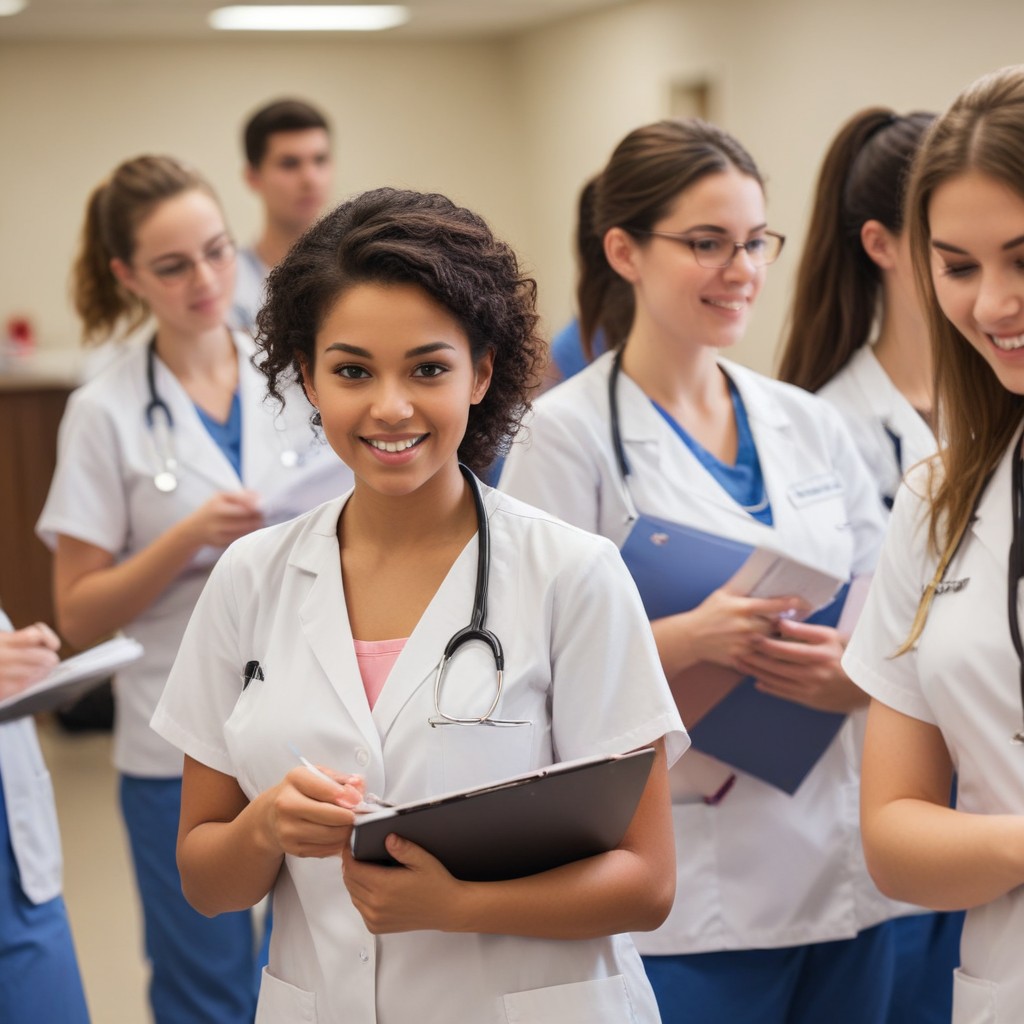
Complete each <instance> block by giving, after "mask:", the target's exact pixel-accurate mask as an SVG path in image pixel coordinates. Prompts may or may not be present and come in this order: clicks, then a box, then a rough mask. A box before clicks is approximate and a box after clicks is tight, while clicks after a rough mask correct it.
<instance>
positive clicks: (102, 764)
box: [39, 722, 151, 1024]
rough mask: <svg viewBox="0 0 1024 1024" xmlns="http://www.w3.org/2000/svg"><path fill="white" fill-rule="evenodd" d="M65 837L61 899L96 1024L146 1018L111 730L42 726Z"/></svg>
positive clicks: (132, 1023) (139, 1022) (140, 1022)
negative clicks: (70, 730)
mask: <svg viewBox="0 0 1024 1024" xmlns="http://www.w3.org/2000/svg"><path fill="white" fill-rule="evenodd" d="M39 739H40V743H41V744H42V747H43V752H44V753H45V755H46V760H47V762H48V764H49V766H50V773H51V775H52V776H53V784H54V789H55V791H56V794H57V811H58V814H59V816H60V826H61V833H62V836H63V841H64V898H65V901H66V902H67V905H68V913H69V915H70V917H71V927H72V930H73V931H74V936H75V945H76V948H77V950H78V962H79V965H80V967H81V969H82V977H83V980H84V982H85V991H86V996H87V998H88V1001H89V1009H90V1012H91V1015H92V1020H93V1024H147V1022H149V1021H150V1020H151V1017H150V1014H149V1009H148V1006H147V1002H146V982H147V969H146V966H145V962H144V960H143V956H142V932H141V922H140V913H139V910H138V906H137V903H136V898H135V883H134V880H133V878H132V874H131V864H130V862H129V854H128V847H127V839H126V838H125V834H124V829H123V827H122V824H121V816H120V811H119V810H118V806H117V778H116V774H115V772H114V769H113V767H112V766H111V764H110V736H109V734H106V733H84V734H69V733H66V732H64V731H63V730H62V729H60V728H59V727H57V726H56V725H55V724H53V723H43V722H41V723H40V725H39Z"/></svg>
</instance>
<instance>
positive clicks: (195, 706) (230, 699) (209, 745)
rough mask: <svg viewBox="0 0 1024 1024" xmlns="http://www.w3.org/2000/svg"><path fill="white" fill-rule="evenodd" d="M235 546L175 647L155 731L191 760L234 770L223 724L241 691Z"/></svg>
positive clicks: (222, 561)
mask: <svg viewBox="0 0 1024 1024" xmlns="http://www.w3.org/2000/svg"><path fill="white" fill-rule="evenodd" d="M235 550H236V548H235V547H230V548H228V550H227V552H226V553H225V554H224V555H223V557H222V558H221V559H220V560H219V561H218V562H217V564H216V565H215V566H214V568H213V572H212V573H211V574H210V578H209V580H208V581H207V583H206V586H205V587H204V588H203V592H202V594H200V596H199V600H198V601H197V602H196V607H195V610H194V611H193V613H192V618H191V619H190V620H189V624H188V628H187V629H186V630H185V635H184V637H183V638H182V641H181V646H180V647H179V648H178V654H177V657H176V658H175V659H174V665H173V667H172V668H171V674H170V676H168V679H167V685H166V686H165V687H164V691H163V695H162V696H161V698H160V703H159V704H158V705H157V708H156V711H155V712H154V714H153V719H152V722H151V723H150V725H151V727H152V728H153V730H154V731H155V732H156V733H158V734H159V735H160V736H162V737H163V738H164V739H165V740H167V741H168V742H169V743H172V744H173V745H174V746H176V747H177V748H178V749H179V750H181V751H182V752H183V753H185V754H187V755H188V756H189V757H191V758H192V759H193V760H196V761H199V762H201V763H202V764H205V765H207V766H209V767H210V768H213V769H215V770H216V771H219V772H223V773H224V774H225V775H232V776H233V775H234V774H235V769H234V767H233V765H232V761H231V757H230V756H229V754H228V748H227V744H226V742H225V738H224V724H225V723H226V722H227V720H228V718H229V717H230V716H231V712H232V710H233V709H234V706H235V702H236V701H237V700H238V697H239V696H240V695H241V693H242V669H243V663H242V661H240V660H239V657H240V656H239V650H240V644H239V637H238V605H237V602H236V600H235V592H234V580H233V576H232V561H233V559H232V555H233V553H234V551H235Z"/></svg>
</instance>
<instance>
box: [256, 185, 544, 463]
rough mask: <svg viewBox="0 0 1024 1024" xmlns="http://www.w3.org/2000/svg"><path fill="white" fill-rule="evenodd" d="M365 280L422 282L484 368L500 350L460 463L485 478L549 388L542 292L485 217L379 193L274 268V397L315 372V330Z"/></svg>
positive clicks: (441, 202) (407, 194) (268, 367)
mask: <svg viewBox="0 0 1024 1024" xmlns="http://www.w3.org/2000/svg"><path fill="white" fill-rule="evenodd" d="M357 284H381V285H393V284H412V285H416V286H418V287H419V288H422V289H423V291H424V292H426V293H427V294H428V295H429V296H430V297H431V298H432V299H434V301H435V302H438V303H440V304H441V305H442V306H443V307H444V308H445V309H446V310H448V312H449V313H450V314H451V315H452V316H453V317H454V318H455V319H456V320H457V321H458V322H459V324H460V326H461V327H462V329H463V330H464V331H465V332H466V336H467V337H468V339H469V345H470V352H471V354H472V358H473V361H474V363H476V361H477V360H479V359H480V358H481V357H482V356H484V355H485V353H486V352H487V351H488V350H492V351H493V352H494V370H493V373H492V376H491V384H490V387H489V388H488V390H487V394H486V395H485V396H484V399H483V401H482V402H480V404H479V405H474V406H472V407H471V409H470V412H469V423H468V425H467V427H466V435H465V437H464V438H463V439H462V444H461V445H460V446H459V459H460V460H461V461H462V462H464V463H465V464H466V465H467V466H469V467H470V468H471V469H473V470H475V471H477V472H481V471H483V470H484V469H486V468H487V467H488V466H489V465H491V463H492V462H493V461H494V460H495V458H496V457H497V456H498V455H500V454H504V453H505V452H507V451H508V446H509V444H511V442H512V439H513V437H514V436H515V434H516V432H517V431H518V429H519V422H520V420H521V419H522V416H523V414H524V413H525V412H526V411H527V410H528V409H529V407H530V402H529V395H530V392H531V391H532V390H533V389H534V388H535V387H536V385H537V384H538V382H539V376H540V374H539V371H540V368H541V366H542V365H543V362H544V358H545V345H544V341H543V339H542V338H541V337H540V335H539V334H538V333H537V324H538V320H539V318H538V315H537V311H536V299H537V285H536V282H535V281H534V280H533V279H532V278H529V277H526V276H525V275H524V274H523V273H522V271H521V270H520V267H519V261H518V260H517V259H516V255H515V253H514V252H513V251H512V249H511V248H510V247H509V246H508V245H506V244H505V243H504V242H502V241H499V240H498V239H497V238H495V237H494V235H493V233H492V232H491V229H490V228H489V227H488V226H487V224H486V222H485V221H484V220H483V219H482V218H481V217H479V216H477V215H476V214H475V213H472V212H471V211H469V210H466V209H463V208H462V207H460V206H456V205H455V204H454V203H453V202H452V201H451V200H450V199H448V198H446V197H445V196H442V195H437V194H436V193H433V194H428V193H422V192H411V191H405V190H400V189H393V188H379V189H375V190H373V191H371V192H364V193H363V194H362V195H359V196H356V197H355V198H353V199H350V200H348V201H347V202H344V203H342V204H341V205H340V206H339V207H337V209H335V210H333V211H332V212H331V213H328V214H327V215H326V216H324V217H323V218H322V219H321V220H320V221H318V222H317V223H316V224H314V225H313V226H312V227H311V228H310V229H309V230H308V231H307V232H306V233H305V234H304V235H303V236H302V237H301V238H300V239H299V241H298V242H296V243H295V245H294V247H293V248H292V249H291V251H290V252H289V253H288V255H287V256H286V257H285V258H284V260H283V261H282V262H281V263H279V264H278V265H277V266H276V267H275V268H274V269H273V270H272V271H271V273H270V276H269V278H268V279H267V295H266V302H265V303H264V305H263V308H262V309H261V310H260V312H259V314H258V316H257V319H256V324H257V342H258V345H259V348H260V349H261V352H262V358H261V359H259V365H260V368H261V369H262V371H263V373H264V374H265V375H266V377H267V384H268V390H269V391H270V394H271V395H272V396H274V398H276V399H277V400H278V401H281V400H282V396H281V393H280V390H279V385H280V384H281V382H282V381H284V380H294V379H295V378H296V377H298V376H299V375H300V373H301V367H302V364H303V362H305V363H306V365H308V366H309V367H312V366H313V365H314V361H315V354H316V335H317V332H318V331H319V330H320V327H321V325H322V324H323V322H324V320H325V319H326V318H327V316H328V315H329V314H330V311H331V309H332V308H333V307H334V304H335V303H336V302H337V300H338V299H339V298H340V296H341V295H342V293H343V292H345V291H346V290H347V289H349V288H351V287H352V286H354V285H357Z"/></svg>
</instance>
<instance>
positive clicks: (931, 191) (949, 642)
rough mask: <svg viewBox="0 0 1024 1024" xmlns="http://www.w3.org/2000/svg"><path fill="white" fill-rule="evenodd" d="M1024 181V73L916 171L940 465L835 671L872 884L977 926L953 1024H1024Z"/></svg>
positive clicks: (956, 112)
mask: <svg viewBox="0 0 1024 1024" xmlns="http://www.w3.org/2000/svg"><path fill="white" fill-rule="evenodd" d="M1022 169H1024V67H1016V68H1008V69H1005V70H1003V71H1002V72H997V73H995V74H993V75H991V76H988V77H986V78H983V79H981V80H979V81H978V82H976V83H975V84H974V85H972V86H971V87H969V88H968V89H967V90H966V91H965V92H964V93H962V94H961V96H960V97H958V98H957V99H956V100H955V101H954V102H953V104H952V106H951V107H950V109H949V110H948V111H947V112H946V113H945V114H943V115H942V117H941V118H940V119H939V121H938V123H937V124H936V126H935V128H934V129H933V130H932V132H931V133H930V134H929V136H928V137H927V139H926V140H925V143H924V146H923V148H922V151H921V153H920V154H919V156H918V160H917V163H916V164H915V171H914V176H913V179H912V181H911V184H910V189H909V197H908V206H907V211H908V222H909V226H910V234H911V248H912V253H913V258H914V265H915V270H916V273H917V277H918V282H919V285H920V288H921V292H922V295H923V296H924V297H925V301H926V306H927V309H928V314H929V322H930V326H931V336H932V345H933V353H934V358H935V365H936V384H937V400H938V412H939V422H940V423H941V424H942V431H943V436H944V438H945V439H946V447H944V448H943V450H942V451H941V453H940V455H939V456H938V457H936V458H935V459H933V460H932V462H931V463H930V464H929V465H927V466H924V467H921V468H920V469H919V470H917V471H915V472H914V473H913V474H912V475H911V477H910V479H909V480H908V481H907V484H906V485H905V486H904V487H903V489H902V490H901V491H900V493H899V496H898V498H897V501H896V505H895V508H894V509H893V515H892V522H891V526H890V531H889V536H888V537H887V538H886V543H885V549H884V551H883V555H882V558H881V561H880V563H879V568H878V574H877V576H876V577H875V579H874V582H873V584H872V588H871V593H870V596H869V598H868V602H867V604H866V606H865V609H864V614H863V616H862V618H861V621H860V624H859V625H858V628H857V630H856V632H855V634H854V636H853V639H852V640H851V642H850V646H849V649H848V650H847V653H846V656H845V658H844V665H845V666H846V668H847V670H848V671H849V673H850V675H851V676H852V677H853V678H854V679H855V680H856V681H857V683H858V684H860V685H861V686H862V687H863V688H864V689H865V690H866V691H867V692H868V693H869V694H870V695H871V696H872V698H873V699H872V703H871V709H870V712H869V716H868V728H867V736H866V740H865V747H864V786H863V789H864V792H863V803H862V823H863V831H864V844H865V850H866V852H867V855H868V863H869V865H870V867H871V871H872V874H873V875H874V877H875V878H876V880H877V881H878V883H879V885H880V886H881V887H882V888H883V889H884V890H885V891H887V892H889V893H891V894H892V895H893V896H896V897H898V898H901V899H907V900H912V901H914V902H916V903H920V904H921V905H923V906H930V907H934V908H936V909H956V908H967V918H966V923H965V925H964V931H963V939H962V943H961V963H962V967H961V969H960V970H959V971H958V972H957V974H956V977H955V980H954V993H953V1020H954V1022H955V1024H1011V1022H1016V1021H1020V1020H1021V1019H1024V974H1022V973H1021V970H1020V957H1019V955H1018V953H1017V951H1018V950H1019V948H1020V942H1021V939H1022V938H1024V896H1022V892H1024V890H1022V888H1021V886H1022V885H1024V745H1022V737H1024V720H1022V716H1024V706H1022V699H1024V646H1022V645H1021V643H1020V625H1019V624H1020V615H1021V612H1020V598H1019V588H1018V583H1019V580H1020V577H1021V575H1022V573H1024V521H1022V514H1024V513H1022V509H1024V502H1022V491H1021V488H1022V486H1024V474H1022V472H1021V465H1022V452H1021V425H1022V423H1024V397H1022V396H1024V360H1022V358H1021V356H1022V351H1021V348H1022V344H1024V170H1022ZM1008 552H1009V555H1010V559H1009V565H1008V562H1007V553H1008ZM954 770H955V771H956V773H957V779H958V794H957V807H956V809H955V810H954V809H950V808H949V807H948V806H947V802H948V801H947V798H948V794H949V786H950V779H951V777H952V774H953V771H954Z"/></svg>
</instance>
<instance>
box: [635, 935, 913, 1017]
mask: <svg viewBox="0 0 1024 1024" xmlns="http://www.w3.org/2000/svg"><path fill="white" fill-rule="evenodd" d="M643 960H644V967H645V968H646V969H647V976H648V978H650V980H651V985H652V987H653V988H654V994H655V996H656V997H657V1000H658V1009H659V1010H660V1011H661V1018H662V1024H726V1022H728V1024H822V1022H823V1021H827V1022H828V1024H884V1021H885V1019H886V1012H887V1010H888V1006H889V997H890V993H891V990H892V970H893V967H892V963H893V946H892V931H891V930H890V928H889V922H885V923H884V924H881V925H878V926H877V927H875V928H868V929H867V930H865V931H863V932H861V933H860V934H859V935H858V936H857V937H856V938H853V939H844V940H841V941H838V942H816V943H812V944H810V945H807V946H791V947H787V948H784V949H741V950H730V951H725V952H721V953H690V954H686V955H682V956H645V957H644V958H643Z"/></svg>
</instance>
